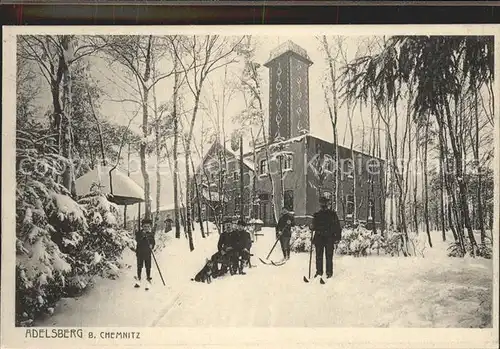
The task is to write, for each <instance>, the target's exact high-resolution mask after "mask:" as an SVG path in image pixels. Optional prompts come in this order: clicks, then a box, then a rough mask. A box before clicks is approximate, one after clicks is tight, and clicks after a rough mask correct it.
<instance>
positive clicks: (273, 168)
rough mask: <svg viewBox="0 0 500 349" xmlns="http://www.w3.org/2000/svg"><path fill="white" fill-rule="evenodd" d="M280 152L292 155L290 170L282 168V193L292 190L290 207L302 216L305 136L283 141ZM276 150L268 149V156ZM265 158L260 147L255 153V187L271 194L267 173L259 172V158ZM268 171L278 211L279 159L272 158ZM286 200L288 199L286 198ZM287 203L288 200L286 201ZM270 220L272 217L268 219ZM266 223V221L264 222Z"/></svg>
mask: <svg viewBox="0 0 500 349" xmlns="http://www.w3.org/2000/svg"><path fill="white" fill-rule="evenodd" d="M282 144H283V149H282V150H281V151H282V152H286V153H289V155H291V156H292V167H291V170H283V189H284V190H283V193H284V194H285V192H287V191H289V192H293V200H292V201H293V204H292V207H291V209H292V210H293V212H294V213H295V215H296V216H304V215H305V212H306V200H305V197H306V183H305V174H304V169H305V157H304V154H305V137H302V138H300V139H298V140H295V141H294V140H291V141H289V142H283V143H282ZM276 151H278V150H277V149H273V150H270V158H273V153H274V152H276ZM264 159H266V152H265V149H260V150H259V152H258V154H257V164H256V165H255V168H256V171H257V172H256V189H257V192H258V193H260V194H262V193H263V194H270V195H272V193H273V190H272V186H271V181H270V179H269V176H268V175H267V174H263V173H261V171H260V170H261V169H260V167H261V166H260V164H261V160H264ZM269 167H270V169H269V170H270V172H271V175H272V178H273V183H274V193H275V195H276V197H275V198H274V203H275V204H276V205H277V209H278V212H279V210H280V209H281V208H280V207H279V206H281V197H280V193H281V181H280V171H279V160H277V159H276V160H272V161H271V163H270V166H269ZM287 201H288V200H287ZM287 203H288V202H287ZM269 220H272V219H269ZM265 223H267V222H265Z"/></svg>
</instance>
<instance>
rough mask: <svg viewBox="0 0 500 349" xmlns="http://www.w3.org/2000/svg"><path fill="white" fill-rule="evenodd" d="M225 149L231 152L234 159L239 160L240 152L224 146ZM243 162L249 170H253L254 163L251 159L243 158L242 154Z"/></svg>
mask: <svg viewBox="0 0 500 349" xmlns="http://www.w3.org/2000/svg"><path fill="white" fill-rule="evenodd" d="M226 149H227V151H228V152H229V153H231V154H232V155H233V156H234V157H235V158H236V160H238V161H239V160H240V154H238V153H236V152H235V151H233V150H231V149H228V148H226ZM243 163H244V164H245V166H247V167H248V168H249V169H250V170H252V171H255V166H254V163H253V162H252V161H250V160H249V159H245V155H243Z"/></svg>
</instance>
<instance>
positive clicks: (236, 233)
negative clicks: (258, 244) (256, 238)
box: [211, 220, 253, 277]
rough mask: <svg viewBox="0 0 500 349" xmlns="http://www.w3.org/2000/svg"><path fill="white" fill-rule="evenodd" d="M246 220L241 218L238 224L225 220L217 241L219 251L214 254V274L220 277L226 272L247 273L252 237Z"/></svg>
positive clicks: (249, 264) (249, 263) (232, 273)
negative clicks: (246, 267) (245, 269)
mask: <svg viewBox="0 0 500 349" xmlns="http://www.w3.org/2000/svg"><path fill="white" fill-rule="evenodd" d="M246 226H247V225H246V222H245V221H243V220H239V221H238V222H237V223H236V225H235V224H233V223H232V222H231V221H225V222H224V226H223V229H222V232H221V234H220V237H219V241H218V243H217V252H216V253H215V254H214V255H213V256H212V258H211V261H212V263H213V269H212V276H213V277H218V276H221V275H224V274H226V273H227V272H228V271H229V272H230V273H231V275H234V274H236V273H239V274H245V272H244V268H245V266H247V265H248V266H251V262H250V256H251V253H250V250H251V248H252V242H253V241H252V238H251V235H250V233H249V232H248V231H247V230H246Z"/></svg>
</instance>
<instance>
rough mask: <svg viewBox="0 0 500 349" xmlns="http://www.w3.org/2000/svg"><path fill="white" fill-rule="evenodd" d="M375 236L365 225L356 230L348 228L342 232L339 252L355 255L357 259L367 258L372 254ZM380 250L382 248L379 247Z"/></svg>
mask: <svg viewBox="0 0 500 349" xmlns="http://www.w3.org/2000/svg"><path fill="white" fill-rule="evenodd" d="M374 236H376V234H373V233H372V231H371V230H368V229H366V228H365V227H364V226H363V225H358V226H357V227H356V228H347V229H343V231H342V240H340V242H339V245H338V247H337V251H338V253H340V254H347V255H353V256H356V257H359V256H366V255H367V254H368V252H371V250H370V249H371V247H372V245H373V237H374ZM379 248H380V247H379Z"/></svg>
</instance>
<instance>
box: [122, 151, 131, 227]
mask: <svg viewBox="0 0 500 349" xmlns="http://www.w3.org/2000/svg"><path fill="white" fill-rule="evenodd" d="M127 177H130V142H129V143H128V152H127ZM123 229H127V205H125V207H124V208H123Z"/></svg>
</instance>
